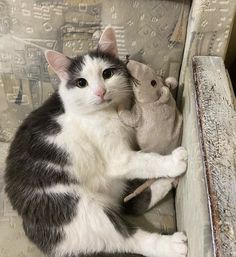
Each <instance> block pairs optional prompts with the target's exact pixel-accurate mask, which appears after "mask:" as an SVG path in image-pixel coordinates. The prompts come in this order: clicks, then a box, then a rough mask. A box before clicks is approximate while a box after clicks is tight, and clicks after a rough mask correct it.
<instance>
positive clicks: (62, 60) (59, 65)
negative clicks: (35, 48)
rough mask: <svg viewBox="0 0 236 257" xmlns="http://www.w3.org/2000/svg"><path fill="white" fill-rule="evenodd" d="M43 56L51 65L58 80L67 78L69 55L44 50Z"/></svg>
mask: <svg viewBox="0 0 236 257" xmlns="http://www.w3.org/2000/svg"><path fill="white" fill-rule="evenodd" d="M45 57H46V59H47V62H48V64H49V65H50V66H51V67H52V69H53V70H54V71H55V73H56V74H57V75H58V77H59V78H60V80H68V79H69V75H68V68H69V66H70V64H71V60H70V58H69V57H67V56H65V55H63V54H61V53H59V52H56V51H52V50H47V51H46V52H45Z"/></svg>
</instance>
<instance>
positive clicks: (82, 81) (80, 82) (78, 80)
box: [76, 78, 88, 88]
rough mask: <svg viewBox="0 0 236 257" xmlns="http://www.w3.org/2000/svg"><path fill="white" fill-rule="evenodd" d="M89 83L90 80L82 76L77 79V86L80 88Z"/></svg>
mask: <svg viewBox="0 0 236 257" xmlns="http://www.w3.org/2000/svg"><path fill="white" fill-rule="evenodd" d="M87 85H88V82H87V80H86V79H83V78H80V79H77V80H76V86H77V87H79V88H83V87H86V86H87Z"/></svg>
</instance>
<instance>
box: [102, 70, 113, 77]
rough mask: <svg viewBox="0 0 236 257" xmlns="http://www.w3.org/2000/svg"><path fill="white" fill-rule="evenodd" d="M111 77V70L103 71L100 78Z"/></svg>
mask: <svg viewBox="0 0 236 257" xmlns="http://www.w3.org/2000/svg"><path fill="white" fill-rule="evenodd" d="M112 76H113V70H112V69H105V70H104V71H103V73H102V77H103V78H104V79H109V78H110V77H112Z"/></svg>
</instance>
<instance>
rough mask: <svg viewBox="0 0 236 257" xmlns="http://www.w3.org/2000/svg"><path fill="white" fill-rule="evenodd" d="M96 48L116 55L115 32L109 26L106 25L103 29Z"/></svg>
mask: <svg viewBox="0 0 236 257" xmlns="http://www.w3.org/2000/svg"><path fill="white" fill-rule="evenodd" d="M98 49H99V50H101V51H103V52H106V53H109V54H111V55H113V56H115V57H117V56H118V49H117V43H116V34H115V31H114V29H113V28H112V27H111V26H107V27H106V28H105V29H104V31H103V33H102V35H101V37H100V40H99V42H98Z"/></svg>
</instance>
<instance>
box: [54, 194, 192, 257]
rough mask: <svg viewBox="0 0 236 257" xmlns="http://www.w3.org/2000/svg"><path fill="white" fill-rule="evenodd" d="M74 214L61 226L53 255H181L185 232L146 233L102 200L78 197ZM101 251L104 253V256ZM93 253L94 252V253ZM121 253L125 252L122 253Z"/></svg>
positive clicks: (161, 256)
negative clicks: (168, 233) (58, 241)
mask: <svg viewBox="0 0 236 257" xmlns="http://www.w3.org/2000/svg"><path fill="white" fill-rule="evenodd" d="M82 206H83V209H82V208H78V211H77V215H76V217H74V219H73V220H72V221H71V222H70V223H69V224H67V225H65V226H63V232H64V238H63V239H62V241H61V242H60V243H58V244H57V246H56V249H55V256H67V255H69V256H70V255H72V256H83V255H85V256H94V254H96V253H97V254H99V253H101V252H103V253H106V254H107V253H109V254H113V253H123V254H125V253H134V254H141V255H143V256H147V257H185V256H186V253H187V246H186V236H185V235H184V234H183V233H175V234H173V235H170V236H166V235H160V234H157V233H149V232H146V231H143V230H141V229H138V228H135V227H132V226H131V225H130V224H128V223H127V222H126V221H124V220H123V219H122V217H120V215H119V213H118V212H117V211H115V210H114V209H111V207H109V208H107V207H106V204H105V202H103V203H102V202H100V201H93V199H92V198H91V199H87V200H86V199H85V200H83V198H82V199H81V200H80V203H79V206H78V207H82ZM106 254H104V256H106ZM95 256H96V255H95ZM124 256H125V255H124Z"/></svg>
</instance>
